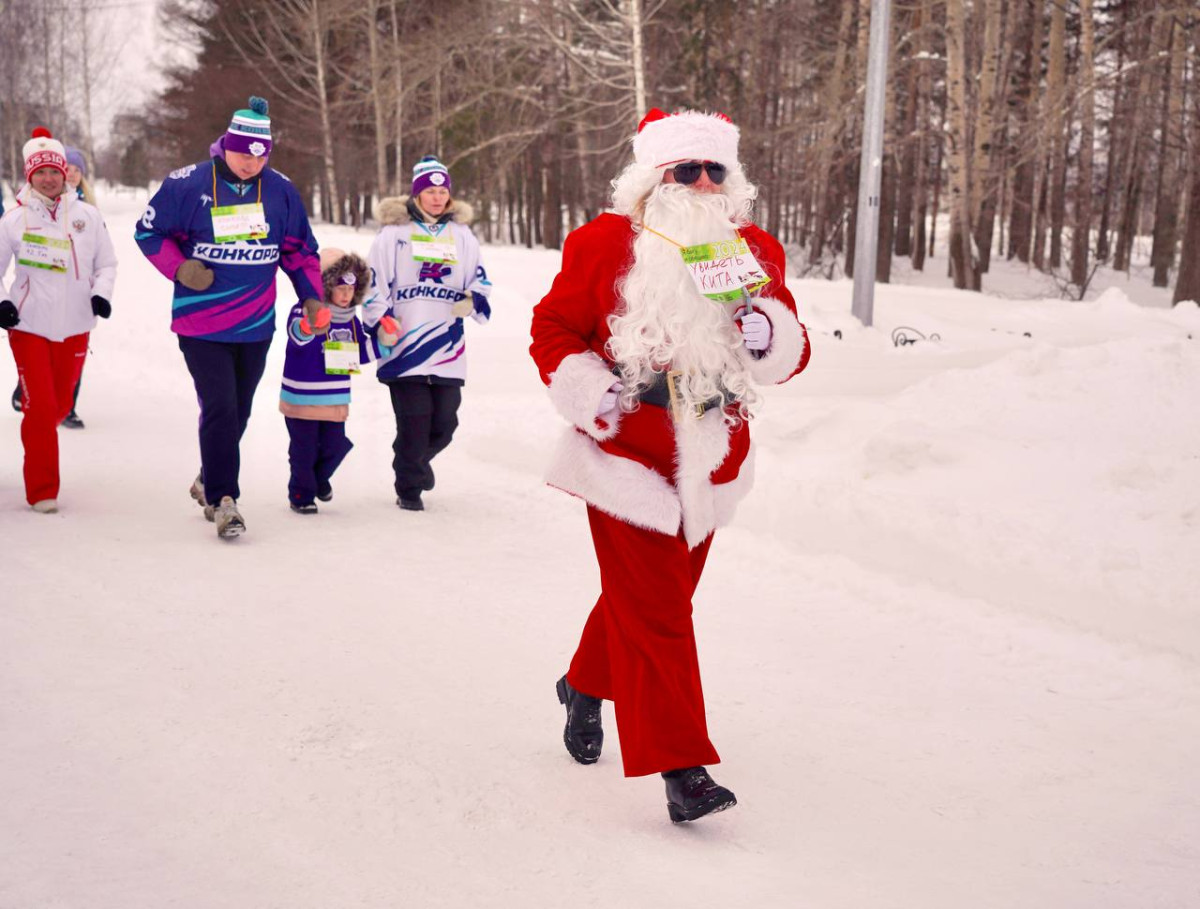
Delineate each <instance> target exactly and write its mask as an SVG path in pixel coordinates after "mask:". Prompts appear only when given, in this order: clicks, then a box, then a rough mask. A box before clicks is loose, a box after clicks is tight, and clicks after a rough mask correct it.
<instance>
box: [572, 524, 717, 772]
mask: <svg viewBox="0 0 1200 909" xmlns="http://www.w3.org/2000/svg"><path fill="white" fill-rule="evenodd" d="M588 522H589V523H590V525H591V529H592V542H593V544H594V545H595V547H596V559H597V561H598V562H599V563H600V588H601V591H602V592H601V594H600V599H598V600H597V601H596V605H595V607H594V608H593V609H592V612H591V615H589V616H588V620H587V624H586V625H585V626H584V628H583V636H582V637H581V638H580V641H579V648H578V649H577V650H576V651H575V657H574V659H572V660H571V668H570V670H569V671H568V672H567V681H569V682H570V683H571V687H573V688H574V689H576V690H577V691H581V692H583V693H584V694H589V695H591V696H592V697H600V698H604V699H605V700H611V701H612V702H613V703H614V704H615V705H616V712H617V733H618V735H619V736H620V739H621V757H622V759H623V761H624V764H625V775H626V776H645V775H647V774H650V773H658V772H661V771H664V770H675V769H677V768H680V767H694V766H696V765H702V764H716V763H718V762H719V761H720V758H719V757H718V756H717V750H716V749H715V748H714V747H713V745H712V742H710V741H709V739H708V724H707V722H706V721H705V719H704V693H703V691H701V688H700V663H699V660H698V658H697V656H696V636H695V633H694V631H693V629H692V594H693V593H695V591H696V585H697V584H698V583H699V582H700V573H701V572H702V571H703V570H704V560H705V558H707V556H708V547H709V546H710V545H711V543H712V536H709V538H708V539H706V540H705V541H704V542H703V543H701V544H700V545H699V546H697V547H696V548H695V549H693V550H691V551H689V550H688V547H687V543H686V542H684V539H683V536H682V534H677V535H676V536H673V537H669V536H667V535H666V534H662V533H657V532H655V531H653V530H643V529H642V528H640V527H634V526H633V525H632V524H628V523H626V522H625V521H622V520H620V519H619V518H614V517H612V516H611V515H607V514H605V513H604V512H602V511H599V510H597V509H595V508H593V507H592V506H590V505H589V506H588Z"/></svg>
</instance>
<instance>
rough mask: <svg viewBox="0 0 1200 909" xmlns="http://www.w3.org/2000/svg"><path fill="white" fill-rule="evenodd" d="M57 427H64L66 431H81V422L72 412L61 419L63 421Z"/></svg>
mask: <svg viewBox="0 0 1200 909" xmlns="http://www.w3.org/2000/svg"><path fill="white" fill-rule="evenodd" d="M58 425H59V426H65V427H67V429H83V420H81V419H79V416H78V414H76V413H75V411H73V410H72V411H71V412H70V413H69V414H67V415H66V416H65V417H63V421H62V422H61V423H59V424H58Z"/></svg>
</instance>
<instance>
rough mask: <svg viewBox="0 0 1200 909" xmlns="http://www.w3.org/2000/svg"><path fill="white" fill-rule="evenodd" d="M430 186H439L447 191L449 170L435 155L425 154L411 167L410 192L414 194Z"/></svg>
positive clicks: (448, 187)
mask: <svg viewBox="0 0 1200 909" xmlns="http://www.w3.org/2000/svg"><path fill="white" fill-rule="evenodd" d="M431 186H440V187H442V188H443V189H445V190H447V191H448V190H449V189H450V171H448V170H446V165H445V164H443V163H442V162H441V161H439V160H438V159H437V157H436V156H435V155H426V156H425V157H424V158H422V159H421V160H420V161H418V162H417V163H416V165H415V166H414V167H413V181H412V194H413V195H414V196H416V195H418V194H419V193H420V192H421V190H423V189H429V187H431Z"/></svg>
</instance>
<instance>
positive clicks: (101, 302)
mask: <svg viewBox="0 0 1200 909" xmlns="http://www.w3.org/2000/svg"><path fill="white" fill-rule="evenodd" d="M92 312H94V313H95V314H96V315H98V316H99V317H100V318H101V319H107V318H108V317H109V316H111V315H112V304H111V303H109V302H108V301H107V300H106V299H104V298H103V297H92Z"/></svg>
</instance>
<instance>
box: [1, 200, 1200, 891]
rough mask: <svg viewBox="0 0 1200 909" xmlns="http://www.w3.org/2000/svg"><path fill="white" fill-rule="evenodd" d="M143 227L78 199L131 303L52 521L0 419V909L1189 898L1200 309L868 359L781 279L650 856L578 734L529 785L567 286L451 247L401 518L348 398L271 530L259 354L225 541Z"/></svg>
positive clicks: (370, 393) (519, 257)
mask: <svg viewBox="0 0 1200 909" xmlns="http://www.w3.org/2000/svg"><path fill="white" fill-rule="evenodd" d="M144 201H145V200H144V198H141V197H139V196H136V195H132V194H122V195H113V196H111V197H110V198H108V199H106V200H105V202H106V205H105V213H106V216H107V218H108V223H109V227H110V230H111V231H112V233H113V237H114V240H115V242H116V244H117V248H118V254H119V256H120V261H121V266H120V274H119V278H118V285H117V291H116V294H115V298H114V301H113V305H114V315H113V318H112V320H111V321H110V322H108V323H104V322H102V323H101V324H100V326H99V327H98V329H97V330H96V331H95V332H94V333H93V336H92V355H91V357H90V358H89V361H88V366H87V369H86V374H85V379H84V385H83V391H82V394H81V397H80V402H79V412H80V415H81V416H82V417H83V418H84V419H85V421H86V422H87V428H86V429H85V430H84V431H82V432H74V433H73V432H69V431H66V430H63V431H60V439H61V446H62V464H63V478H64V481H63V490H62V493H61V497H60V502H61V505H62V512H61V513H60V514H59V515H57V516H52V517H47V516H42V515H35V514H33V513H31V512H30V511H29V510H28V509H27V507H26V506H25V504H24V496H23V490H22V485H21V469H20V465H21V458H22V454H21V445H20V438H19V429H18V427H19V419H18V418H17V416H16V415H15V414H11V413H8V415H7V416H5V415H0V538H2V539H3V541H4V549H5V555H6V565H5V568H4V570H3V575H2V576H0V590H2V591H3V596H2V597H0V600H2V603H3V605H2V607H0V657H2V658H0V740H2V741H3V743H4V747H3V748H0V785H2V786H3V789H4V792H5V797H4V798H3V799H0V855H2V856H3V861H2V862H0V909H160V907H184V909H193V907H194V909H225V907H229V909H233V907H237V909H243V907H255V909H269V907H280V909H283V907H287V909H299V907H313V909H318V907H319V909H335V907H336V909H341V907H393V906H422V907H458V906H464V905H470V906H477V907H492V906H495V907H510V906H512V907H523V906H538V907H542V906H545V907H551V906H579V907H584V906H621V907H668V906H713V907H716V906H748V907H795V906H805V907H815V909H843V907H844V909H885V907H886V909H892V907H895V909H942V907H944V909H961V907H965V906H970V907H972V909H993V907H995V909H1000V907H1005V909H1008V907H1012V909H1018V907H1019V909H1028V907H1053V909H1073V907H1079V909H1083V907H1087V909H1108V907H1111V909H1118V907H1121V909H1124V907H1155V909H1176V907H1177V909H1194V907H1195V906H1197V905H1200V791H1198V790H1200V787H1198V784H1197V780H1198V776H1197V773H1196V769H1195V768H1196V767H1197V766H1200V684H1198V682H1200V621H1198V619H1197V614H1196V613H1197V609H1196V603H1197V597H1196V594H1195V591H1196V589H1197V587H1198V586H1200V576H1198V574H1200V569H1198V568H1197V561H1196V558H1195V553H1196V551H1197V543H1200V529H1198V525H1200V421H1198V420H1197V419H1196V416H1195V400H1196V392H1197V390H1198V389H1200V340H1196V339H1197V338H1198V337H1200V316H1198V315H1197V314H1198V312H1200V310H1197V309H1196V308H1194V307H1180V308H1178V309H1176V310H1175V311H1163V310H1152V309H1144V308H1140V307H1136V306H1134V305H1132V304H1131V303H1129V302H1128V300H1127V299H1125V297H1124V295H1123V294H1121V293H1120V292H1119V291H1108V292H1106V293H1105V294H1104V295H1103V296H1102V297H1101V298H1100V299H1099V300H1096V301H1093V302H1090V303H1078V304H1076V303H1063V302H1059V301H1033V302H1020V301H1013V300H1000V299H996V298H990V297H980V296H978V295H971V294H963V293H958V292H954V291H949V290H944V289H931V288H918V287H902V286H888V287H883V286H881V287H879V288H878V290H877V296H876V327H875V328H874V329H870V330H867V329H863V328H861V327H858V326H857V323H855V322H854V321H853V320H852V319H851V318H850V316H849V301H850V284H849V283H847V282H834V283H823V282H808V281H802V282H797V283H796V284H795V291H796V293H797V296H798V298H799V299H800V301H801V309H802V313H803V315H804V317H805V320H806V321H807V323H808V324H809V327H810V331H811V332H812V337H813V344H814V349H815V353H814V357H813V362H812V365H811V366H810V368H809V370H808V372H807V373H805V374H804V375H802V376H800V377H798V378H797V379H795V380H793V381H792V382H791V383H790V384H788V385H787V386H784V387H781V388H778V389H773V390H770V391H768V393H767V404H766V407H765V409H764V411H763V413H762V415H761V419H760V420H758V421H757V422H756V424H755V428H754V429H755V437H756V441H757V446H758V462H757V469H756V475H757V481H756V488H755V490H754V491H753V493H752V494H751V496H750V497H749V498H748V499H747V500H746V502H745V503H744V504H743V506H742V508H741V511H740V513H739V515H738V519H737V521H736V523H735V524H734V526H732V527H730V528H727V529H725V530H723V531H721V532H720V533H719V534H718V536H717V540H716V544H715V545H714V547H713V551H712V556H711V557H710V560H709V565H708V568H707V570H706V573H705V577H704V580H703V582H702V584H701V586H700V590H699V592H698V595H697V598H696V626H697V634H698V640H699V646H700V650H701V665H702V667H703V672H704V680H705V690H706V695H707V698H708V711H709V723H710V729H711V732H712V734H713V738H714V741H715V743H716V744H717V747H718V749H719V750H720V752H721V754H722V757H723V759H724V761H723V763H722V764H721V765H720V766H719V767H717V768H716V769H715V770H714V775H715V776H716V777H717V779H718V780H719V781H720V782H722V783H724V784H726V785H728V786H729V787H730V788H732V789H733V790H734V791H735V792H736V793H737V796H738V802H739V804H738V806H737V808H735V809H734V810H732V811H730V812H726V813H724V814H721V815H720V816H716V817H712V818H709V819H707V820H704V821H701V822H699V823H696V824H693V825H684V826H679V827H676V826H673V825H672V824H670V823H669V821H668V820H667V817H666V811H665V805H664V798H663V794H662V784H661V781H660V780H659V779H658V778H657V777H651V778H642V779H635V780H626V779H624V778H623V777H622V776H621V772H620V761H619V744H618V741H617V735H616V727H615V722H614V720H613V713H612V709H611V705H607V706H606V707H605V712H604V717H605V723H606V725H607V727H608V733H609V734H608V737H607V740H606V743H605V754H604V757H603V758H602V760H601V762H600V763H599V764H598V765H596V766H592V767H583V766H580V765H577V764H575V763H574V762H573V761H572V760H571V759H570V758H569V757H568V756H567V755H566V753H565V752H564V750H563V748H562V743H561V731H562V721H563V716H562V708H561V707H560V706H559V704H558V703H557V699H556V698H555V696H554V691H553V687H554V682H555V680H556V679H557V678H558V677H559V676H560V675H561V674H562V671H563V669H564V667H565V666H566V664H567V661H568V660H569V658H570V654H571V652H572V648H573V645H574V643H575V640H576V636H577V634H578V632H579V630H580V628H581V627H582V623H583V620H584V618H585V616H586V614H587V611H588V609H589V608H590V605H591V603H592V602H593V601H594V598H595V596H596V593H597V590H598V576H597V572H596V569H595V565H594V559H593V556H592V552H591V544H590V540H589V538H588V535H587V529H586V520H585V516H584V509H583V505H582V504H581V503H580V502H578V501H577V500H575V499H572V498H570V497H568V496H565V495H563V494H561V493H558V492H555V491H553V490H550V489H547V488H546V487H544V486H543V485H542V483H541V480H540V474H541V467H542V464H543V462H544V458H545V457H546V455H547V452H548V449H549V447H550V446H551V445H552V444H553V442H554V440H555V438H556V437H557V434H558V433H559V432H560V431H561V428H562V423H561V420H560V418H559V417H558V416H557V415H556V414H555V413H554V411H553V410H552V408H551V406H550V404H549V402H548V401H547V399H546V395H545V392H544V389H543V388H542V386H541V383H540V382H539V380H538V377H537V374H536V370H535V369H534V367H533V364H532V361H531V360H530V359H529V357H528V353H527V347H528V324H529V312H530V308H531V307H532V305H533V304H534V303H536V301H537V299H538V298H539V297H540V296H541V294H542V293H544V291H545V289H546V288H547V287H548V286H549V283H550V281H551V279H552V278H553V276H554V274H555V272H556V271H557V267H558V262H559V255H558V253H556V252H553V251H542V250H536V251H530V250H524V249H519V248H488V249H486V250H485V259H486V261H487V264H488V267H489V270H490V271H491V276H492V279H493V282H494V284H495V286H496V295H495V297H494V306H493V312H494V317H493V321H492V323H491V324H490V325H488V326H478V325H474V324H470V325H468V328H467V334H468V359H469V378H468V383H467V387H466V390H465V395H464V404H463V408H462V411H461V427H460V430H459V433H458V436H457V437H456V440H455V442H454V444H453V445H452V446H451V447H450V449H449V450H448V451H447V452H446V453H444V454H443V455H442V456H441V457H439V459H438V462H437V469H438V486H437V488H436V489H435V490H434V492H432V493H431V494H429V497H428V511H426V512H424V513H422V514H412V513H404V512H400V511H399V510H398V509H397V508H396V507H395V505H394V503H393V498H394V497H393V495H392V492H391V475H390V460H391V450H390V446H391V439H392V417H391V411H390V407H389V404H388V399H387V395H386V393H384V391H383V389H382V388H380V387H379V386H378V384H377V383H376V382H375V380H374V377H373V376H372V375H371V374H370V373H369V372H368V373H364V374H363V375H362V376H359V377H357V378H356V379H355V380H354V388H355V390H354V402H353V404H352V406H351V418H350V422H349V424H348V434H349V435H350V437H351V438H352V439H353V440H354V442H355V450H354V451H353V452H352V453H351V454H350V456H349V457H348V458H347V460H346V462H345V464H344V465H343V466H342V468H341V470H340V471H339V473H338V474H337V475H336V476H335V477H334V490H335V497H334V500H333V501H332V502H331V503H330V504H328V505H325V504H322V505H321V513H320V515H318V516H316V517H302V516H299V515H295V514H292V513H291V512H290V511H289V510H288V508H287V503H286V483H287V434H286V429H285V427H284V422H283V419H282V417H281V416H280V415H279V413H278V411H277V400H278V387H279V376H280V374H281V370H282V358H283V347H284V345H283V340H282V338H279V339H277V341H276V343H275V345H274V346H273V348H272V352H271V359H270V362H269V364H268V367H267V372H266V375H265V377H264V379H263V382H262V384H261V386H260V389H259V394H258V397H257V399H256V405H255V406H256V412H255V415H254V417H253V418H252V420H251V423H250V427H249V430H248V432H247V434H246V437H245V439H244V442H243V465H242V487H243V496H242V500H241V505H242V507H243V511H244V513H245V515H246V520H247V525H248V532H247V535H246V536H245V537H243V538H241V539H239V540H237V541H235V542H233V543H222V542H220V541H218V540H217V539H216V538H215V534H214V532H213V529H212V525H211V524H208V523H206V522H205V521H204V518H203V517H202V514H201V512H200V509H198V508H196V507H195V506H194V505H193V504H192V503H191V500H190V499H189V497H188V494H187V488H188V484H189V483H190V481H191V479H192V478H193V477H194V476H195V471H196V467H197V463H198V452H197V449H196V441H195V432H196V420H197V409H196V405H195V400H194V392H193V391H192V388H191V383H190V379H189V377H188V375H187V371H186V369H185V367H184V364H183V360H182V356H181V355H180V354H179V352H178V348H177V345H176V344H175V340H174V337H173V336H172V335H171V334H170V332H169V330H168V326H169V305H168V301H169V286H168V284H167V282H166V281H165V280H164V279H163V278H162V277H161V276H160V275H158V273H157V272H155V271H154V269H153V268H152V267H151V266H150V265H149V264H148V263H146V262H145V260H144V259H143V258H142V257H141V256H140V254H139V253H138V252H137V250H136V247H135V245H134V243H133V241H132V224H133V221H134V220H135V218H136V217H137V215H138V214H140V207H141V205H143V204H144ZM317 233H318V237H319V239H320V240H321V241H322V242H323V243H327V244H331V245H337V246H341V247H343V248H347V249H353V250H355V251H358V252H360V253H362V254H365V253H366V251H367V249H368V247H369V245H370V242H371V239H372V234H371V233H370V232H367V231H363V232H355V231H353V230H350V229H345V228H335V227H329V226H320V227H318V229H317ZM293 299H294V295H293V293H292V291H291V289H290V286H288V285H287V284H286V282H285V281H281V284H280V303H281V305H280V307H279V310H280V311H284V305H283V304H290V301H292V300H293ZM905 325H907V326H912V327H916V328H918V329H919V330H920V331H922V332H923V333H925V334H927V335H928V334H929V333H930V332H933V331H936V332H938V333H939V334H940V336H941V338H942V341H940V342H937V343H931V342H920V341H919V342H918V343H917V344H915V345H912V346H908V347H902V348H895V347H893V346H892V344H891V341H890V334H891V331H892V329H893V328H895V327H897V326H905ZM835 329H839V330H841V331H842V333H843V336H844V337H843V339H842V340H835V339H834V338H833V337H832V332H833V331H834V330H835ZM1026 331H1028V332H1029V333H1030V335H1031V337H1025V335H1024V332H1026ZM1189 335H1191V337H1189ZM8 369H9V373H8V375H9V376H10V378H11V376H12V375H13V371H12V368H11V366H10V367H8ZM335 566H337V567H335Z"/></svg>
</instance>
